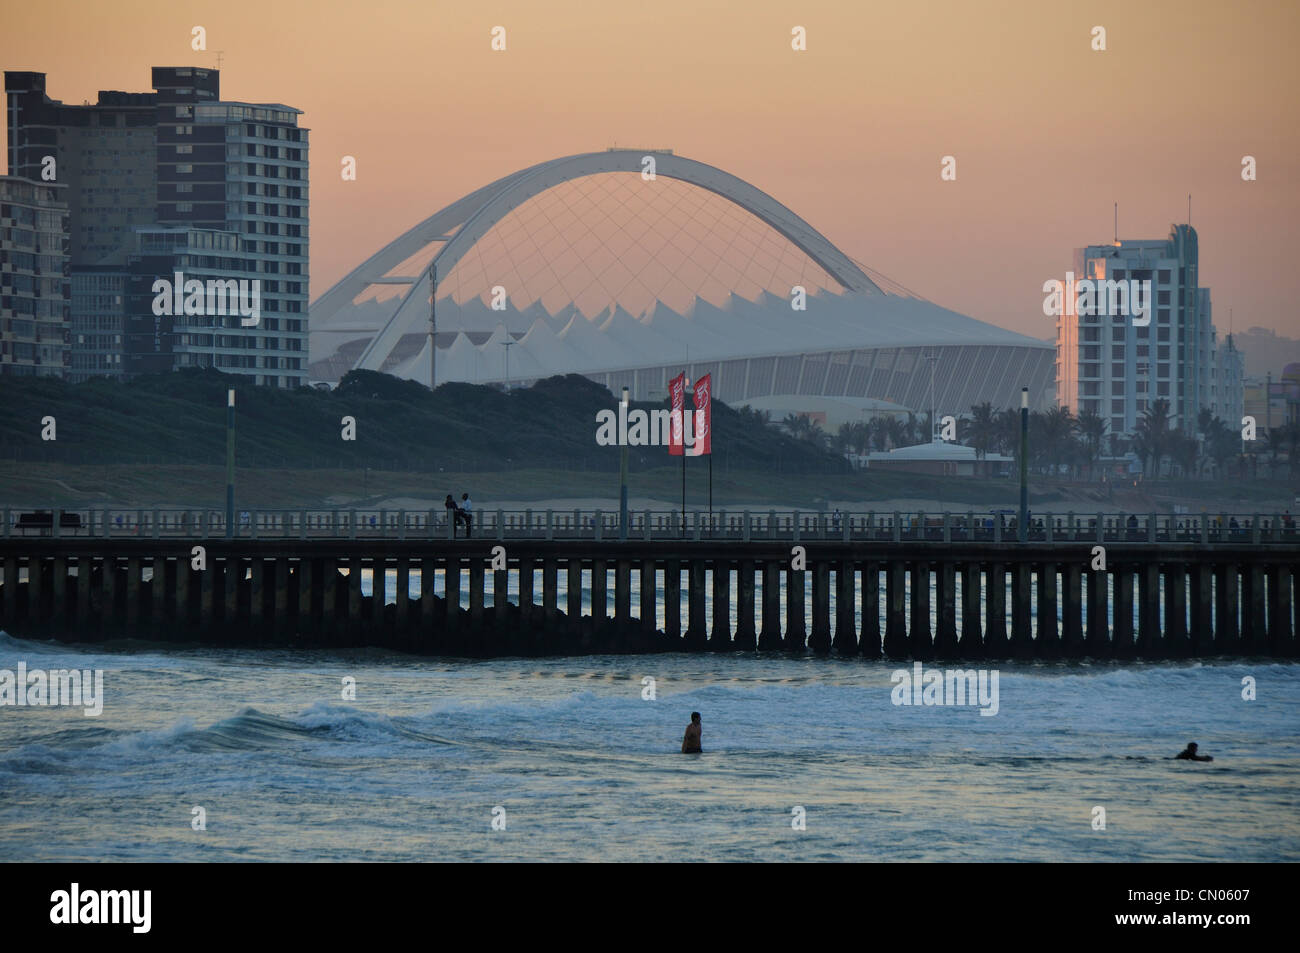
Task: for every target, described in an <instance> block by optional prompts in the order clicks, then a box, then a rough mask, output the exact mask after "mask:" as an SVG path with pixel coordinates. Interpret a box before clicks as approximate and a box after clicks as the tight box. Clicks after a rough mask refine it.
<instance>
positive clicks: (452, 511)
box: [443, 493, 461, 539]
mask: <svg viewBox="0 0 1300 953" xmlns="http://www.w3.org/2000/svg"><path fill="white" fill-rule="evenodd" d="M443 506H445V507H446V508H447V520H448V521H449V522H450V523H451V538H452V539H455V538H456V524H457V523H459V522H460V518H461V517H460V507H459V506H457V505H456V501H455V500H453V499H452V498H451V494H450V493H448V494H447V501H446V502H445V503H443Z"/></svg>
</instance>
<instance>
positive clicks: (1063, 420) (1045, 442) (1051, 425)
mask: <svg viewBox="0 0 1300 953" xmlns="http://www.w3.org/2000/svg"><path fill="white" fill-rule="evenodd" d="M1033 417H1036V418H1037V422H1038V428H1037V429H1038V440H1039V442H1040V443H1041V447H1040V448H1039V453H1038V456H1039V459H1040V460H1043V461H1045V462H1046V463H1047V464H1048V465H1049V466H1054V465H1056V464H1059V463H1064V462H1067V461H1066V460H1065V459H1064V458H1065V457H1066V456H1067V455H1068V453H1069V449H1070V446H1069V445H1070V441H1071V440H1072V439H1073V437H1074V429H1075V420H1074V414H1072V413H1070V408H1069V407H1053V408H1052V409H1051V410H1049V411H1047V412H1046V413H1044V414H1034V415H1033ZM1032 422H1033V420H1032V418H1031V423H1032Z"/></svg>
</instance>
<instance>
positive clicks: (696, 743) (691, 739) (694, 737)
mask: <svg viewBox="0 0 1300 953" xmlns="http://www.w3.org/2000/svg"><path fill="white" fill-rule="evenodd" d="M700 732H701V728H700V713H699V712H698V711H693V712H691V723H690V724H689V725H687V726H686V734H685V735H683V736H682V754H702V753H703V749H702V748H701V747H700Z"/></svg>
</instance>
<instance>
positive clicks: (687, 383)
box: [682, 376, 691, 539]
mask: <svg viewBox="0 0 1300 953" xmlns="http://www.w3.org/2000/svg"><path fill="white" fill-rule="evenodd" d="M690 386H691V379H690V378H689V377H686V376H683V377H682V539H685V538H686V388H688V387H690Z"/></svg>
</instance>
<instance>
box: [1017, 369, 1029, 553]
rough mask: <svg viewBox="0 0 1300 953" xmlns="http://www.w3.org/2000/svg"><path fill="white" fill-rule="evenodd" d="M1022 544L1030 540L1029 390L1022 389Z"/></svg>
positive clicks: (1019, 534)
mask: <svg viewBox="0 0 1300 953" xmlns="http://www.w3.org/2000/svg"><path fill="white" fill-rule="evenodd" d="M1019 530H1020V532H1019V533H1018V534H1017V535H1018V536H1019V537H1020V542H1022V543H1023V542H1026V541H1027V540H1028V539H1029V388H1028V387H1022V388H1020V526H1019Z"/></svg>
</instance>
